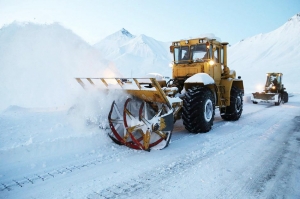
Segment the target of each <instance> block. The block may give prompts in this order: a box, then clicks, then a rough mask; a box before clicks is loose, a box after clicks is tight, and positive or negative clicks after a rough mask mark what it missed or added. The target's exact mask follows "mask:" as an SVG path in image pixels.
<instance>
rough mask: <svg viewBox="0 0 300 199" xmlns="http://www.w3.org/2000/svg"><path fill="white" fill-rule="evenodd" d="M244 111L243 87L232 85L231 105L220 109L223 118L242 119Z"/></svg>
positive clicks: (229, 119)
mask: <svg viewBox="0 0 300 199" xmlns="http://www.w3.org/2000/svg"><path fill="white" fill-rule="evenodd" d="M253 103H254V102H253ZM254 104H255V103H254ZM242 112H243V94H242V91H241V89H239V88H237V87H235V86H232V88H231V91H230V105H229V106H227V107H226V108H222V109H220V113H221V117H222V119H223V120H227V121H236V120H238V119H240V117H241V115H242Z"/></svg>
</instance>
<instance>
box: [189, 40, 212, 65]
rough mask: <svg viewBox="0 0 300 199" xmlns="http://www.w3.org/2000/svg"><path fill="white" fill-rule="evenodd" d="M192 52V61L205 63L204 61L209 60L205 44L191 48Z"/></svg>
mask: <svg viewBox="0 0 300 199" xmlns="http://www.w3.org/2000/svg"><path fill="white" fill-rule="evenodd" d="M191 51H192V60H193V61H194V62H197V61H203V59H208V56H207V51H206V45H205V44H198V45H195V46H191Z"/></svg>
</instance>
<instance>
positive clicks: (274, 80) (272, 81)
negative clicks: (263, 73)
mask: <svg viewBox="0 0 300 199" xmlns="http://www.w3.org/2000/svg"><path fill="white" fill-rule="evenodd" d="M278 84H281V76H280V75H278V74H276V73H272V74H270V75H269V76H268V78H267V82H266V87H272V86H277V85H278Z"/></svg>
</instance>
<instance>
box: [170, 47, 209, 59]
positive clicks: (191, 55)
mask: <svg viewBox="0 0 300 199" xmlns="http://www.w3.org/2000/svg"><path fill="white" fill-rule="evenodd" d="M204 59H209V51H207V48H206V44H197V45H192V46H191V49H190V48H189V46H180V47H176V48H175V49H174V61H175V63H186V62H188V61H189V60H192V61H193V62H203V61H204Z"/></svg>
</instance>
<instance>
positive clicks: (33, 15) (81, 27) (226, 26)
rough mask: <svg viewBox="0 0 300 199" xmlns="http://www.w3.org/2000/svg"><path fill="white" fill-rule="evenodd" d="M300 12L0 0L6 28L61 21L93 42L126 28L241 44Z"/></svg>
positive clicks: (95, 0) (189, 3) (280, 4)
mask: <svg viewBox="0 0 300 199" xmlns="http://www.w3.org/2000/svg"><path fill="white" fill-rule="evenodd" d="M297 13H300V0H227V1H226V0H212V1H209V0H185V1H175V0H173V1H172V0H126V1H125V0H68V1H66V0H0V27H2V26H3V25H5V24H10V23H12V22H13V21H20V22H23V21H30V22H35V23H42V24H44V23H52V22H59V23H60V24H61V25H63V26H64V27H66V28H68V29H71V30H72V31H73V32H75V33H76V34H77V35H79V36H80V37H82V38H83V39H84V40H85V41H87V42H88V43H90V44H94V43H96V42H98V41H100V40H101V39H103V38H105V37H106V36H108V35H110V34H112V33H114V32H116V31H118V30H120V29H121V28H125V29H127V30H128V31H129V32H131V33H132V34H133V35H139V34H145V35H147V36H149V37H152V38H154V39H156V40H159V41H173V40H180V39H184V38H189V37H197V36H199V35H201V34H206V33H213V34H215V36H216V37H219V38H221V40H222V41H227V42H229V43H230V44H235V43H237V42H239V41H240V40H242V39H245V38H247V37H251V36H254V35H256V34H260V33H267V32H270V31H273V30H275V29H277V28H279V27H280V26H281V25H283V24H284V23H285V22H287V21H288V19H289V18H291V17H292V16H294V15H296V14H297Z"/></svg>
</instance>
